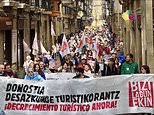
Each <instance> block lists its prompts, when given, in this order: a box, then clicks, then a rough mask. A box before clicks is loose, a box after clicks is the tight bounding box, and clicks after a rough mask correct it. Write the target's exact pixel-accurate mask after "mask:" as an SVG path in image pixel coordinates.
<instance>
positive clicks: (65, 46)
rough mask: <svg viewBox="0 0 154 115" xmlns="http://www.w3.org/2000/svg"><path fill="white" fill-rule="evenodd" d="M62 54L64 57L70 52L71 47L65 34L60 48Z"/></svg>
mask: <svg viewBox="0 0 154 115" xmlns="http://www.w3.org/2000/svg"><path fill="white" fill-rule="evenodd" d="M60 54H61V56H62V57H64V56H65V55H67V54H70V49H69V46H68V43H67V40H66V36H65V34H64V36H63V41H62V46H61V49H60Z"/></svg>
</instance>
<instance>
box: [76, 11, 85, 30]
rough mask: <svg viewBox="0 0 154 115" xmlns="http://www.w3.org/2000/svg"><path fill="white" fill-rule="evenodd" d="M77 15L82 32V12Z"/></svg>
mask: <svg viewBox="0 0 154 115" xmlns="http://www.w3.org/2000/svg"><path fill="white" fill-rule="evenodd" d="M77 14H78V17H79V18H80V29H81V30H82V29H83V27H82V26H83V24H82V17H83V15H84V14H83V11H81V10H80V11H79V12H78V13H77Z"/></svg>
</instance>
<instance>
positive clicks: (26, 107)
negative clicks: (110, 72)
mask: <svg viewBox="0 0 154 115" xmlns="http://www.w3.org/2000/svg"><path fill="white" fill-rule="evenodd" d="M153 88H154V75H150V74H149V75H142V74H141V75H139V74H137V75H119V76H108V77H102V78H93V79H89V78H88V79H70V80H60V79H59V80H46V81H28V80H27V81H26V80H21V79H14V78H5V77H1V78H0V95H1V96H0V110H1V111H3V112H0V113H3V114H6V115H115V114H125V113H152V114H154V89H153Z"/></svg>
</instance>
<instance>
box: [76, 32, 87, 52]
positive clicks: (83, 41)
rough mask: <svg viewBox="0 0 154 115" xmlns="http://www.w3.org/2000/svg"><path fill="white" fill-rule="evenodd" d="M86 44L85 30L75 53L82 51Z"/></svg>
mask: <svg viewBox="0 0 154 115" xmlns="http://www.w3.org/2000/svg"><path fill="white" fill-rule="evenodd" d="M84 45H86V40H85V36H84V32H83V33H82V37H81V39H80V41H79V43H78V45H77V48H76V50H75V53H77V52H81V51H82V48H83V46H84Z"/></svg>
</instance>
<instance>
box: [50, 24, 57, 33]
mask: <svg viewBox="0 0 154 115" xmlns="http://www.w3.org/2000/svg"><path fill="white" fill-rule="evenodd" d="M51 35H52V36H56V34H55V31H54V29H53V24H52V22H51Z"/></svg>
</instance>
